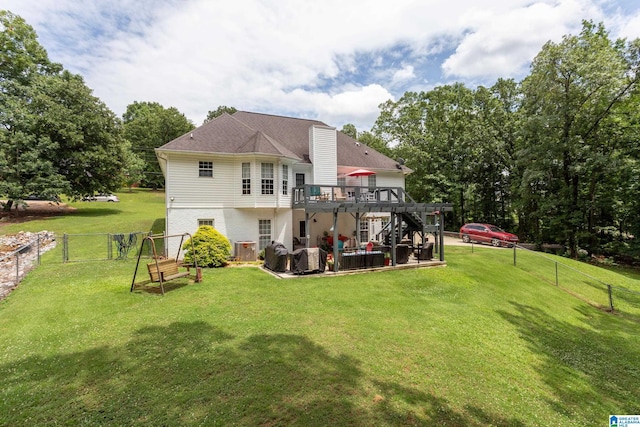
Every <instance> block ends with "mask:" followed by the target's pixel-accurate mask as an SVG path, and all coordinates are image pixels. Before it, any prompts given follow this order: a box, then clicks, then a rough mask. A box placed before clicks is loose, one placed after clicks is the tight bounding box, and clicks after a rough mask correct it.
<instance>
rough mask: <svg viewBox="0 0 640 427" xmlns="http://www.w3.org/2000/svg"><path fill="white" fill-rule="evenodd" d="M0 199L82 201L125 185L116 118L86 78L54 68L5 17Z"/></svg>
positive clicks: (0, 68) (1, 18)
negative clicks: (66, 198) (63, 198)
mask: <svg viewBox="0 0 640 427" xmlns="http://www.w3.org/2000/svg"><path fill="white" fill-rule="evenodd" d="M0 23H1V25H2V27H1V29H2V31H1V32H0V43H1V47H2V50H1V51H0V59H1V62H0V196H2V197H4V198H5V199H7V202H6V203H5V206H4V209H5V210H7V209H11V207H12V206H13V205H14V203H15V202H20V201H21V200H23V199H24V198H25V197H26V196H29V195H32V194H37V195H41V196H45V197H51V198H53V197H54V196H57V195H58V194H66V195H68V196H70V197H73V198H77V197H81V196H83V195H88V194H93V192H95V191H113V190H115V189H117V188H119V186H120V185H121V183H122V173H121V172H122V167H123V164H124V160H125V154H126V146H124V145H123V140H122V137H121V133H120V123H119V120H118V119H117V118H116V117H115V115H114V114H113V113H112V112H111V111H110V110H109V109H108V108H106V106H105V105H104V104H103V103H102V102H101V101H100V100H99V99H97V98H95V97H94V96H93V95H92V91H91V90H90V89H89V88H88V87H87V86H86V85H85V84H84V81H83V79H82V77H80V76H78V75H74V74H72V73H70V72H68V71H63V69H62V66H61V65H59V64H54V63H50V62H49V60H48V58H47V55H46V51H45V50H44V49H43V48H42V47H41V46H40V45H39V44H38V42H37V36H36V34H35V31H33V29H32V28H31V27H30V26H29V25H28V24H26V22H25V21H24V20H23V19H21V18H19V17H16V16H15V15H13V14H11V13H10V12H0Z"/></svg>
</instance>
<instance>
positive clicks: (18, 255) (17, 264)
mask: <svg viewBox="0 0 640 427" xmlns="http://www.w3.org/2000/svg"><path fill="white" fill-rule="evenodd" d="M19 281H20V251H16V284H17V283H18V282H19Z"/></svg>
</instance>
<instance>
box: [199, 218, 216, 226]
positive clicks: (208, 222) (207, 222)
mask: <svg viewBox="0 0 640 427" xmlns="http://www.w3.org/2000/svg"><path fill="white" fill-rule="evenodd" d="M203 225H209V226H211V227H215V220H213V219H199V220H198V227H202V226H203Z"/></svg>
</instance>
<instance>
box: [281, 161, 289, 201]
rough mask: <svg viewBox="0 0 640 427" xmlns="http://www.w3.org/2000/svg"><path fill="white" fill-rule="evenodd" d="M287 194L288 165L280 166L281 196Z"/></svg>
mask: <svg viewBox="0 0 640 427" xmlns="http://www.w3.org/2000/svg"><path fill="white" fill-rule="evenodd" d="M287 194H289V165H282V195H283V196H286V195H287Z"/></svg>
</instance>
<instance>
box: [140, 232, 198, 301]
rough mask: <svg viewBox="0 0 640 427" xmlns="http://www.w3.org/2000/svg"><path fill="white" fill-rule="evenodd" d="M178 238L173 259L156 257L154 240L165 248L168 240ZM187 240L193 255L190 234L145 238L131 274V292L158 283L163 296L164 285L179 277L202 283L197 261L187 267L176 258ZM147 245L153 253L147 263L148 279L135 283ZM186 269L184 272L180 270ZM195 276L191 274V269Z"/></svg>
mask: <svg viewBox="0 0 640 427" xmlns="http://www.w3.org/2000/svg"><path fill="white" fill-rule="evenodd" d="M176 237H180V245H179V246H178V254H177V255H176V257H175V258H164V257H162V256H158V251H157V248H156V240H160V239H162V241H163V248H166V243H167V240H168V239H170V238H176ZM185 238H188V239H189V241H190V242H191V253H193V254H195V250H194V248H193V239H192V238H191V234H189V233H183V234H173V235H169V236H165V235H155V236H147V237H145V238H144V240H143V241H142V244H141V245H140V251H139V252H138V262H137V263H136V269H135V271H134V272H133V279H132V281H131V291H130V292H133V290H134V289H135V288H136V287H143V286H145V285H147V284H149V283H159V284H160V291H161V292H162V295H164V284H165V283H166V282H169V281H171V280H175V279H179V278H181V277H188V278H189V279H190V280H193V281H194V282H195V283H200V282H201V281H202V272H201V269H200V268H199V267H198V261H197V259H196V257H195V256H194V257H193V265H188V264H185V263H184V259H182V260H180V259H178V257H179V256H180V250H181V248H182V244H183V243H184V239H185ZM147 242H148V243H149V245H150V247H151V250H152V253H153V261H151V262H149V263H147V271H148V272H149V279H148V280H143V281H140V282H136V276H137V274H138V267H139V266H140V258H141V256H142V251H143V249H144V245H145V243H147ZM184 268H186V271H184V270H182V269H184ZM192 268H193V271H194V272H195V274H193V273H192V272H191V269H192Z"/></svg>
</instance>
